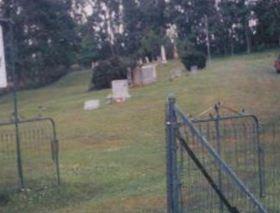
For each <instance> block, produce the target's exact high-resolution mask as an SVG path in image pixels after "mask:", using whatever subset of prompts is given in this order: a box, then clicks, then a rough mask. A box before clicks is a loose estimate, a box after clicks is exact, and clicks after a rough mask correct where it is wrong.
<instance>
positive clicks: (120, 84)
mask: <svg viewBox="0 0 280 213" xmlns="http://www.w3.org/2000/svg"><path fill="white" fill-rule="evenodd" d="M112 93H113V99H114V101H116V102H124V101H126V100H127V99H128V98H130V97H131V96H130V95H129V92H128V80H114V81H112Z"/></svg>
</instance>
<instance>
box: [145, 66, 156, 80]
mask: <svg viewBox="0 0 280 213" xmlns="http://www.w3.org/2000/svg"><path fill="white" fill-rule="evenodd" d="M156 80H157V72H156V66H155V65H147V66H143V67H142V82H143V84H144V85H145V84H151V83H153V82H155V81H156Z"/></svg>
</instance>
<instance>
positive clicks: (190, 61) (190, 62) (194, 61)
mask: <svg viewBox="0 0 280 213" xmlns="http://www.w3.org/2000/svg"><path fill="white" fill-rule="evenodd" d="M181 61H182V63H183V64H184V66H185V67H186V69H188V70H191V67H192V66H197V68H198V69H203V68H205V66H206V56H205V55H204V54H203V53H201V52H198V51H192V52H185V53H184V54H182V55H181Z"/></svg>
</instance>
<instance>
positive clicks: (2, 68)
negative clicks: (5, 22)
mask: <svg viewBox="0 0 280 213" xmlns="http://www.w3.org/2000/svg"><path fill="white" fill-rule="evenodd" d="M4 49H5V48H4V39H3V30H2V26H0V88H5V87H7V85H8V82H7V72H6V62H5V52H4Z"/></svg>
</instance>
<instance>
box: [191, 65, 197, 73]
mask: <svg viewBox="0 0 280 213" xmlns="http://www.w3.org/2000/svg"><path fill="white" fill-rule="evenodd" d="M197 71H198V67H197V66H196V65H195V66H191V72H192V73H196V72H197Z"/></svg>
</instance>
